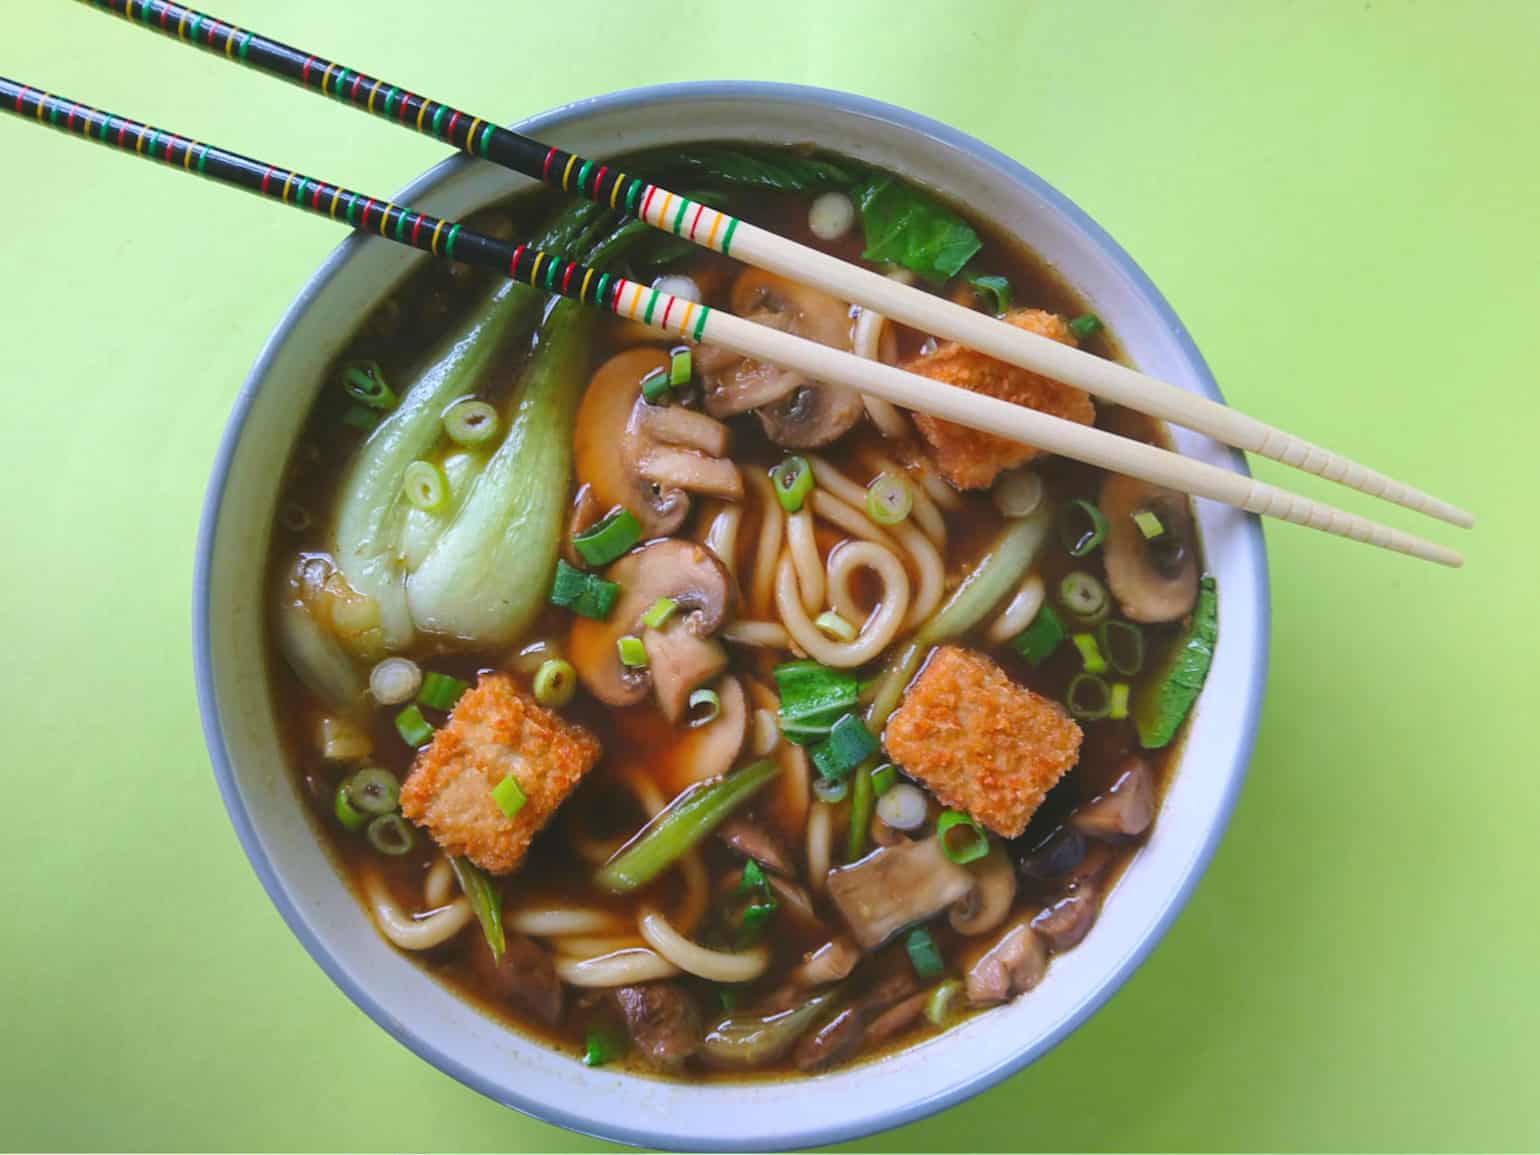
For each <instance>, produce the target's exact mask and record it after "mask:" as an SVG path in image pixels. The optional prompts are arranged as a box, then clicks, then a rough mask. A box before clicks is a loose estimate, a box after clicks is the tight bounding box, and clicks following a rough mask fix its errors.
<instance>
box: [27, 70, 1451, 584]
mask: <svg viewBox="0 0 1540 1155" xmlns="http://www.w3.org/2000/svg"><path fill="white" fill-rule="evenodd" d="M0 109H4V110H5V111H7V112H10V113H11V114H12V115H15V116H21V117H24V118H30V119H35V120H36V121H37V122H38V123H39V124H48V125H52V126H53V127H55V128H58V129H61V130H63V131H66V132H70V133H73V134H75V135H77V136H80V137H83V138H85V139H87V140H96V141H99V142H100V143H103V144H108V145H112V146H113V147H116V148H117V149H119V150H120V151H124V152H133V153H135V154H137V155H140V156H146V157H148V158H149V159H151V160H158V161H161V162H162V163H164V164H168V165H172V166H174V167H177V168H181V169H183V170H185V171H187V172H194V171H196V172H198V173H199V174H200V175H203V176H206V177H209V178H210V179H212V180H215V181H219V182H221V183H224V184H230V185H235V186H236V187H239V188H244V189H246V190H248V191H250V192H255V193H259V194H261V195H263V196H266V197H268V198H269V199H273V200H278V201H281V202H282V203H284V204H289V205H293V206H294V207H296V208H300V209H303V210H305V211H307V212H311V213H315V214H318V215H321V214H325V215H328V216H331V217H332V218H333V219H335V220H339V221H344V222H345V223H347V224H348V225H351V226H353V227H355V228H357V229H358V230H359V231H361V232H366V233H367V232H370V231H373V232H376V233H378V234H379V235H380V236H382V237H385V238H386V239H388V240H392V241H395V242H397V243H399V244H403V245H407V246H410V247H413V248H418V249H423V250H425V251H427V252H429V253H432V254H433V255H434V256H437V257H442V258H444V259H446V260H456V261H462V262H465V263H467V264H473V265H479V266H482V267H484V268H490V269H495V270H497V271H498V272H500V273H502V274H503V275H505V276H508V277H512V278H513V279H515V280H519V281H525V282H527V283H529V284H530V285H533V286H534V287H536V288H539V289H544V290H547V291H549V292H552V293H558V294H560V295H562V296H565V297H570V298H572V299H574V300H576V301H581V302H583V303H584V304H588V305H593V306H597V307H599V308H603V309H608V310H610V311H611V312H613V313H615V314H617V315H618V316H621V317H625V318H627V319H629V320H633V321H639V322H641V323H643V324H646V325H651V326H652V327H654V328H657V329H660V330H662V331H664V332H666V333H673V334H677V335H679V336H680V337H684V338H686V339H688V340H691V341H696V342H706V343H709V344H712V345H720V346H722V347H723V348H726V349H729V350H731V351H733V352H735V353H739V354H741V355H743V356H746V357H753V358H756V359H760V360H765V361H771V362H774V363H776V364H779V365H783V366H785V367H787V368H791V369H796V370H798V371H800V372H803V373H806V374H807V375H808V376H810V377H813V378H816V379H818V380H822V381H831V382H837V383H839V384H844V385H850V386H853V387H854V388H856V389H858V390H860V391H861V392H863V393H870V394H873V395H875V396H878V397H882V398H884V399H886V400H888V401H891V402H893V403H895V404H898V405H903V406H905V407H907V408H911V409H918V410H921V411H924V412H928V413H932V414H935V415H936V416H937V417H942V418H945V419H947V420H949V421H956V422H958V423H959V424H963V425H968V426H971V427H973V428H975V429H983V430H985V431H987V432H991V433H996V434H1000V435H1002V436H1005V437H1010V438H1013V439H1015V440H1019V441H1025V442H1028V443H1030V444H1032V445H1035V446H1038V447H1039V448H1042V449H1045V450H1048V451H1049V452H1051V453H1058V454H1061V455H1063V456H1065V457H1073V458H1075V459H1076V460H1079V461H1085V462H1088V463H1090V464H1092V465H1098V466H1101V467H1102V468H1105V469H1111V470H1115V471H1117V472H1120V473H1126V474H1129V475H1130V476H1133V477H1138V478H1142V479H1144V480H1146V481H1150V482H1153V483H1154V484H1156V485H1161V486H1165V487H1167V488H1169V489H1175V490H1180V491H1182V492H1184V493H1189V494H1195V495H1197V496H1199V497H1208V498H1212V499H1213V500H1215V501H1220V502H1223V503H1225V504H1226V505H1233V506H1236V507H1238V508H1241V509H1245V510H1248V511H1249V512H1252V513H1258V514H1263V515H1265V516H1268V517H1278V518H1282V519H1283V520H1285V521H1292V522H1295V523H1296V524H1298V525H1304V526H1308V527H1309V528H1311V529H1321V530H1325V531H1326V532H1328V533H1334V534H1338V535H1340V536H1342V537H1347V538H1351V539H1353V540H1355V541H1363V542H1367V543H1369V544H1370V545H1377V546H1380V547H1382V548H1384V549H1389V550H1393V551H1395V552H1397V553H1404V554H1408V555H1410V556H1412V557H1417V558H1422V559H1424V560H1426V561H1433V562H1437V563H1438V564H1440V565H1447V566H1459V565H1461V564H1463V560H1464V559H1463V558H1461V556H1460V555H1459V554H1458V553H1457V552H1455V551H1454V550H1452V549H1448V548H1446V547H1444V546H1440V545H1436V544H1434V543H1433V542H1430V541H1425V540H1423V539H1422V538H1419V537H1415V536H1413V535H1411V534H1407V533H1403V532H1401V531H1400V530H1396V529H1392V528H1390V527H1389V526H1384V525H1380V524H1378V523H1376V522H1373V521H1370V520H1368V519H1367V518H1363V517H1359V516H1357V515H1356V514H1350V513H1344V512H1343V511H1341V510H1337V509H1333V508H1332V507H1331V506H1328V505H1323V504H1321V503H1320V502H1316V501H1311V500H1310V499H1308V498H1304V497H1300V496H1297V495H1295V494H1292V493H1289V492H1287V491H1285V490H1282V489H1279V488H1277V487H1276V486H1272V485H1268V484H1266V483H1264V482H1260V481H1255V480H1253V479H1251V478H1248V477H1244V476H1241V475H1239V474H1234V473H1230V472H1228V471H1226V470H1223V469H1219V468H1218V467H1216V466H1213V465H1209V464H1207V463H1205V462H1200V461H1193V460H1191V459H1189V458H1186V457H1183V456H1181V455H1180V454H1176V453H1171V452H1169V451H1168V450H1164V449H1160V448H1157V447H1156V446H1153V445H1146V444H1144V443H1142V442H1138V441H1130V440H1126V439H1124V438H1121V437H1117V436H1115V435H1113V434H1111V433H1107V432H1105V431H1104V430H1100V429H1096V428H1094V427H1091V426H1084V425H1077V424H1075V423H1074V422H1071V421H1064V420H1062V419H1060V418H1057V417H1053V416H1050V415H1049V414H1046V413H1040V412H1038V411H1037V410H1035V409H1028V408H1026V407H1024V406H1020V405H1013V404H1011V403H1010V402H1008V401H1002V400H1000V399H999V398H996V397H988V396H985V395H983V394H978V393H970V392H969V391H967V390H966V389H959V388H957V387H956V386H952V385H944V384H942V383H941V382H938V381H932V380H930V379H929V378H926V377H921V376H919V375H917V374H914V373H909V372H906V371H905V370H902V369H899V368H896V367H894V366H892V365H885V364H882V363H881V362H878V361H868V360H865V359H863V358H860V357H857V356H855V355H854V354H853V353H847V352H844V351H842V350H839V349H832V348H830V347H828V346H826V345H819V344H816V343H814V342H812V341H808V340H806V339H805V338H802V337H796V336H793V335H792V334H790V333H783V332H780V331H778V330H775V329H771V328H768V327H766V326H763V325H756V324H754V323H753V322H751V321H745V320H743V319H742V318H741V317H735V316H733V315H732V314H731V313H724V312H722V311H720V310H717V309H712V308H709V307H707V306H705V305H698V304H696V303H694V302H692V301H685V300H682V299H681V298H679V297H675V296H673V295H671V294H669V293H664V292H661V291H659V290H657V289H649V288H647V287H646V286H644V285H641V284H639V283H638V282H636V281H631V280H628V279H626V278H625V277H621V276H615V275H611V274H608V273H602V272H600V271H599V270H597V269H593V268H589V267H586V266H583V265H579V264H577V263H576V262H574V261H568V260H563V259H562V258H560V257H556V256H552V255H551V254H549V253H545V252H542V251H540V250H538V249H532V248H530V247H529V246H528V245H523V244H513V243H510V242H507V241H499V240H496V239H495V238H493V237H489V236H486V235H485V234H482V233H478V232H476V231H474V230H472V229H468V228H465V227H464V226H463V225H460V224H457V223H455V222H453V221H447V220H442V219H440V218H438V217H433V216H429V215H428V214H426V213H420V212H415V211H413V210H411V209H406V208H402V207H401V206H400V205H397V204H393V203H391V202H390V201H386V200H379V199H376V198H373V197H369V196H365V195H363V194H361V193H356V192H353V191H351V190H348V189H345V188H342V187H340V186H339V185H334V184H329V183H327V182H325V181H318V180H315V179H313V178H311V177H307V176H304V175H302V174H300V173H297V172H293V171H290V170H288V169H281V168H277V167H276V166H273V165H269V164H264V163H263V162H261V161H256V160H252V159H250V158H249V157H244V156H241V155H239V154H237V153H232V152H227V151H225V150H224V149H220V148H216V147H214V146H213V145H208V144H203V143H201V142H199V141H195V140H190V139H188V138H187V137H184V136H179V135H177V134H175V133H170V132H165V131H163V130H161V129H158V128H152V127H151V126H149V125H147V124H141V123H139V122H138V121H134V120H129V119H127V118H125V117H121V116H117V115H115V114H113V113H108V112H102V111H100V110H98V109H94V108H88V107H86V106H85V105H82V104H79V103H77V102H76V101H73V100H68V99H65V98H63V97H59V96H52V95H49V94H47V93H44V92H41V91H39V90H37V89H35V88H30V87H28V86H26V85H23V84H18V83H16V82H15V81H11V80H7V79H5V78H4V77H0Z"/></svg>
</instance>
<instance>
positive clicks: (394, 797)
mask: <svg viewBox="0 0 1540 1155" xmlns="http://www.w3.org/2000/svg"><path fill="white" fill-rule="evenodd" d="M343 790H344V791H345V792H346V793H347V796H348V801H349V802H351V803H352V804H353V806H354V808H355V809H357V810H359V811H362V812H363V813H364V814H389V813H390V812H391V811H393V810H395V809H396V807H398V806H399V805H400V804H401V783H400V782H398V781H396V776H395V775H394V774H392V773H391V772H390V771H389V770H382V769H380V768H379V767H378V766H371V767H369V768H368V769H365V770H360V771H359V772H358V773H357V774H354V775H353V776H352V777H351V778H349V779H348V780H347V781H346V782H344V783H343Z"/></svg>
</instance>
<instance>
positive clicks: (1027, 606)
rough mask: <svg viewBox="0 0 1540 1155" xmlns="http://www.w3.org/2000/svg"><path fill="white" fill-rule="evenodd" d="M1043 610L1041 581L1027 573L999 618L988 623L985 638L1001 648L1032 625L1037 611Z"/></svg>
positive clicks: (1034, 575) (1035, 575)
mask: <svg viewBox="0 0 1540 1155" xmlns="http://www.w3.org/2000/svg"><path fill="white" fill-rule="evenodd" d="M1042 608H1043V579H1042V578H1041V577H1039V576H1038V575H1037V574H1035V573H1029V574H1028V575H1027V576H1026V578H1025V579H1024V580H1023V581H1022V583H1021V587H1020V588H1019V589H1018V590H1017V591H1016V592H1015V593H1014V594H1013V595H1012V596H1011V600H1010V601H1008V602H1006V603H1005V608H1004V609H1003V610H1001V611H1000V616H999V617H997V618H996V619H995V620H994V621H992V622H990V623H989V629H988V630H987V631H986V632H985V636H986V637H987V638H988V639H989V640H990V641H991V642H993V643H994V644H995V645H997V646H1003V645H1004V644H1005V643H1006V642H1008V641H1010V640H1011V639H1012V638H1014V637H1015V636H1016V635H1017V634H1019V633H1021V631H1022V630H1024V629H1026V628H1027V627H1028V626H1030V625H1031V624H1032V619H1033V618H1035V617H1037V611H1038V610H1040V609H1042Z"/></svg>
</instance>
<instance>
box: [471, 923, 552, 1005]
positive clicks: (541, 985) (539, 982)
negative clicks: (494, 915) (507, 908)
mask: <svg viewBox="0 0 1540 1155" xmlns="http://www.w3.org/2000/svg"><path fill="white" fill-rule="evenodd" d="M503 937H504V947H503V955H502V958H500V959H497V960H494V959H493V958H492V949H491V948H490V947H489V946H487V942H486V938H485V937H484V936H482V935H480V934H478V935H476V945H475V946H474V947H473V948H472V955H471V963H472V966H474V967H475V969H476V970H477V971H478V972H479V973H480V975H481V977H482V978H483V979H484V980H485V981H486V983H487V986H488V989H490V990H491V991H493V992H494V993H495V994H496V995H497V997H498V998H500V999H502V1000H503V1001H504V1002H506V1003H510V1004H512V1005H513V1006H516V1007H518V1008H519V1009H521V1010H522V1011H524V1013H525V1014H527V1015H529V1017H530V1018H532V1019H534V1020H535V1021H536V1022H539V1023H544V1024H545V1025H546V1026H548V1027H554V1026H555V1025H556V1024H557V1023H558V1022H560V1021H561V1011H562V984H561V980H560V979H559V978H557V977H556V964H555V963H554V962H553V961H552V959H551V956H550V955H549V954H547V953H546V952H545V951H544V950H543V949H541V948H540V947H539V946H537V945H536V944H535V943H534V942H533V941H532V940H531V939H528V938H525V937H524V936H523V935H522V934H515V933H513V932H512V931H508V932H506V933H505V934H504V936H503Z"/></svg>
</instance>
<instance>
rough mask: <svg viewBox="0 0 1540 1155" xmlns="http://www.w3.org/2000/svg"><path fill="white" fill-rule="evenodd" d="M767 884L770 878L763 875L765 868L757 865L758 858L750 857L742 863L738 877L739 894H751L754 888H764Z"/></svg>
mask: <svg viewBox="0 0 1540 1155" xmlns="http://www.w3.org/2000/svg"><path fill="white" fill-rule="evenodd" d="M769 885H770V880H769V879H768V878H766V877H765V868H764V867H763V866H761V865H759V859H757V858H751V859H749V860H748V861H747V862H745V863H744V864H743V874H742V875H740V876H739V878H738V893H739V894H751V893H753V892H754V891H756V890H765V889H767V888H768V887H769Z"/></svg>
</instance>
